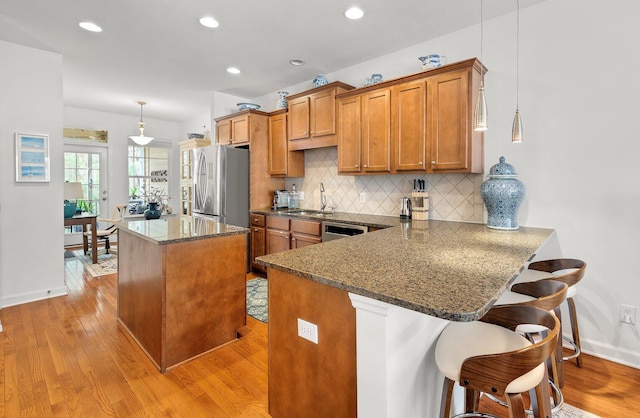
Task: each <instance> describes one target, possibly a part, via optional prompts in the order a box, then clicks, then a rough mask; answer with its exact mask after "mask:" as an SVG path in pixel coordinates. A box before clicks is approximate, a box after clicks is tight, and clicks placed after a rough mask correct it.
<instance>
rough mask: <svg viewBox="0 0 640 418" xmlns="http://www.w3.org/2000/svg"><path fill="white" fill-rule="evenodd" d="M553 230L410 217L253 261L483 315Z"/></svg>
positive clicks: (464, 314)
mask: <svg viewBox="0 0 640 418" xmlns="http://www.w3.org/2000/svg"><path fill="white" fill-rule="evenodd" d="M554 233H555V231H554V230H553V229H546V228H533V227H520V229H519V230H517V231H501V230H494V229H489V228H487V227H486V226H485V225H484V224H474V223H462V222H449V221H437V220H428V221H408V222H400V223H399V225H398V226H394V227H390V228H387V229H382V230H379V231H375V232H371V233H368V234H363V235H359V236H355V237H351V238H345V239H340V240H335V241H330V242H325V243H322V244H317V245H312V246H308V247H304V248H300V249H295V250H291V251H285V252H281V253H275V254H270V255H266V256H262V257H259V258H257V259H256V260H257V262H259V263H260V264H262V265H264V266H266V267H270V268H274V269H277V270H281V271H284V272H287V273H291V274H295V275H297V276H299V277H302V278H305V279H309V280H313V281H315V282H319V283H322V284H326V285H329V286H333V287H336V288H340V289H343V290H346V291H348V292H350V293H354V294H358V295H362V296H365V297H369V298H372V299H376V300H380V301H383V302H386V303H389V304H393V305H397V306H400V307H403V308H406V309H410V310H414V311H418V312H421V313H425V314H428V315H431V316H435V317H438V318H442V319H447V320H452V321H473V320H477V319H479V318H481V317H482V316H483V315H484V314H485V313H486V312H487V311H488V310H489V308H490V307H491V306H492V305H493V303H494V302H495V301H496V300H497V299H498V297H499V296H500V295H501V294H502V293H503V292H504V290H505V289H506V288H507V287H508V285H509V284H510V283H511V281H513V279H514V278H515V277H516V276H517V275H518V273H519V272H520V270H521V269H522V268H523V266H524V265H525V263H526V262H527V261H528V260H530V259H531V258H532V257H533V256H534V255H535V253H536V251H537V250H538V249H539V248H540V247H541V246H542V245H543V244H544V243H545V242H546V241H547V240H548V239H549V238H550V237H551V236H552V235H553V234H554Z"/></svg>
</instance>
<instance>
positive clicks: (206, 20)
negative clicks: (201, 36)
mask: <svg viewBox="0 0 640 418" xmlns="http://www.w3.org/2000/svg"><path fill="white" fill-rule="evenodd" d="M200 24H201V25H202V26H205V27H207V28H217V27H218V26H220V23H218V21H217V20H215V19H214V18H212V17H211V16H205V17H203V18H201V19H200Z"/></svg>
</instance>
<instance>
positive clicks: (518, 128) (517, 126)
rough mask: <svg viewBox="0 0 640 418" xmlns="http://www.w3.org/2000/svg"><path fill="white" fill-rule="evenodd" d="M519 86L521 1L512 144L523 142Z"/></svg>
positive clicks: (517, 27) (517, 26)
mask: <svg viewBox="0 0 640 418" xmlns="http://www.w3.org/2000/svg"><path fill="white" fill-rule="evenodd" d="M519 84H520V1H519V0H516V114H515V115H514V116H513V127H512V128H511V142H513V143H515V144H517V143H520V142H522V120H521V119H520V109H519V101H520V97H519V93H520V92H519Z"/></svg>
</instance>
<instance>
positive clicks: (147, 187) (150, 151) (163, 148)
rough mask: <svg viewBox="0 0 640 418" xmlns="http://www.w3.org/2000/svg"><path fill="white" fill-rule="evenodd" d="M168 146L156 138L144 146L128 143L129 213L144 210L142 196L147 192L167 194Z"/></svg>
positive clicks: (164, 202)
mask: <svg viewBox="0 0 640 418" xmlns="http://www.w3.org/2000/svg"><path fill="white" fill-rule="evenodd" d="M170 146H171V145H170V144H165V143H162V142H159V141H157V140H156V141H154V142H152V143H151V144H150V145H147V146H144V147H141V146H139V145H129V150H128V169H129V213H132V214H136V213H142V212H144V210H145V209H146V205H145V203H144V197H145V196H146V195H147V194H149V193H152V192H154V191H159V192H160V193H162V194H163V195H165V196H167V197H168V196H169V151H170ZM162 203H163V205H164V204H166V203H167V202H166V201H163V202H162Z"/></svg>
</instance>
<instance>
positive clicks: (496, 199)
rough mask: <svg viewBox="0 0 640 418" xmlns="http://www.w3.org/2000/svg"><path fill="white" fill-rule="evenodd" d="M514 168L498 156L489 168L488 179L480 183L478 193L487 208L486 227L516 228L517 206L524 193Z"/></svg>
mask: <svg viewBox="0 0 640 418" xmlns="http://www.w3.org/2000/svg"><path fill="white" fill-rule="evenodd" d="M516 177H517V174H516V170H515V168H514V167H513V166H512V165H511V164H509V163H507V162H505V159H504V157H500V162H499V163H498V164H496V165H494V166H493V167H491V169H490V170H489V179H488V180H486V181H485V182H484V183H482V186H481V187H480V195H481V196H482V200H483V201H484V205H485V207H486V208H487V215H488V218H487V228H491V229H502V230H510V231H511V230H516V229H518V228H519V226H518V208H519V207H520V203H522V199H523V198H524V194H525V187H524V184H523V183H522V182H521V181H520V180H518V179H517V178H516Z"/></svg>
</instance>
